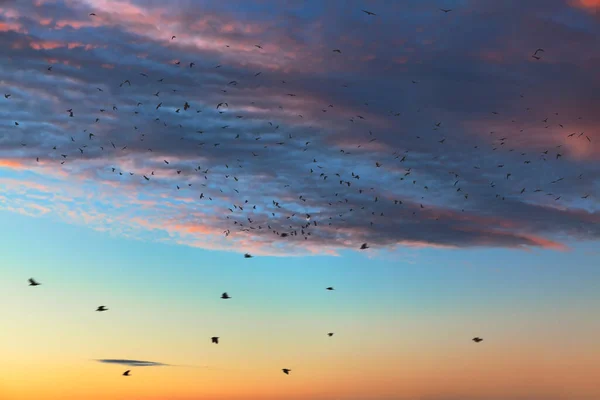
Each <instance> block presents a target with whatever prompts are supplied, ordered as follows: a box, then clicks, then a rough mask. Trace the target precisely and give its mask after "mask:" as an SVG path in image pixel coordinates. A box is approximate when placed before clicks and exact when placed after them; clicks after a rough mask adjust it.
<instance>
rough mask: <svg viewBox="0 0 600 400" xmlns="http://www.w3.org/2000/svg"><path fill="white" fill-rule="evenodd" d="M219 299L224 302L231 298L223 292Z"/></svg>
mask: <svg viewBox="0 0 600 400" xmlns="http://www.w3.org/2000/svg"><path fill="white" fill-rule="evenodd" d="M221 298H222V299H224V300H226V299H230V298H231V297H230V296H229V295H228V294H227V292H225V293H223V294H222V295H221Z"/></svg>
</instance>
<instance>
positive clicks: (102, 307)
mask: <svg viewBox="0 0 600 400" xmlns="http://www.w3.org/2000/svg"><path fill="white" fill-rule="evenodd" d="M96 311H108V308H106V306H98V308H97V309H96Z"/></svg>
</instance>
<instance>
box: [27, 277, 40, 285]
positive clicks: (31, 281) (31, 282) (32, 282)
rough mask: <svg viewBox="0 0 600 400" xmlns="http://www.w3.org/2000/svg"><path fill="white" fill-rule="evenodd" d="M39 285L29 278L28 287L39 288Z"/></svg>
mask: <svg viewBox="0 0 600 400" xmlns="http://www.w3.org/2000/svg"><path fill="white" fill-rule="evenodd" d="M39 285H41V283H39V282H37V281H36V280H35V279H33V278H29V286H39Z"/></svg>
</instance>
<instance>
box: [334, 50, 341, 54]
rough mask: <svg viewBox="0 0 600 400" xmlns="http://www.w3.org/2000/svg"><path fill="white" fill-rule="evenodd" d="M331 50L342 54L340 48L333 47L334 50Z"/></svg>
mask: <svg viewBox="0 0 600 400" xmlns="http://www.w3.org/2000/svg"><path fill="white" fill-rule="evenodd" d="M333 52H334V53H340V54H342V51H341V50H340V49H335V50H333Z"/></svg>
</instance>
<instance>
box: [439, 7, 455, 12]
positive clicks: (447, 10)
mask: <svg viewBox="0 0 600 400" xmlns="http://www.w3.org/2000/svg"><path fill="white" fill-rule="evenodd" d="M440 11H443V12H445V13H449V12H450V11H452V10H451V9H443V8H440Z"/></svg>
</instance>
